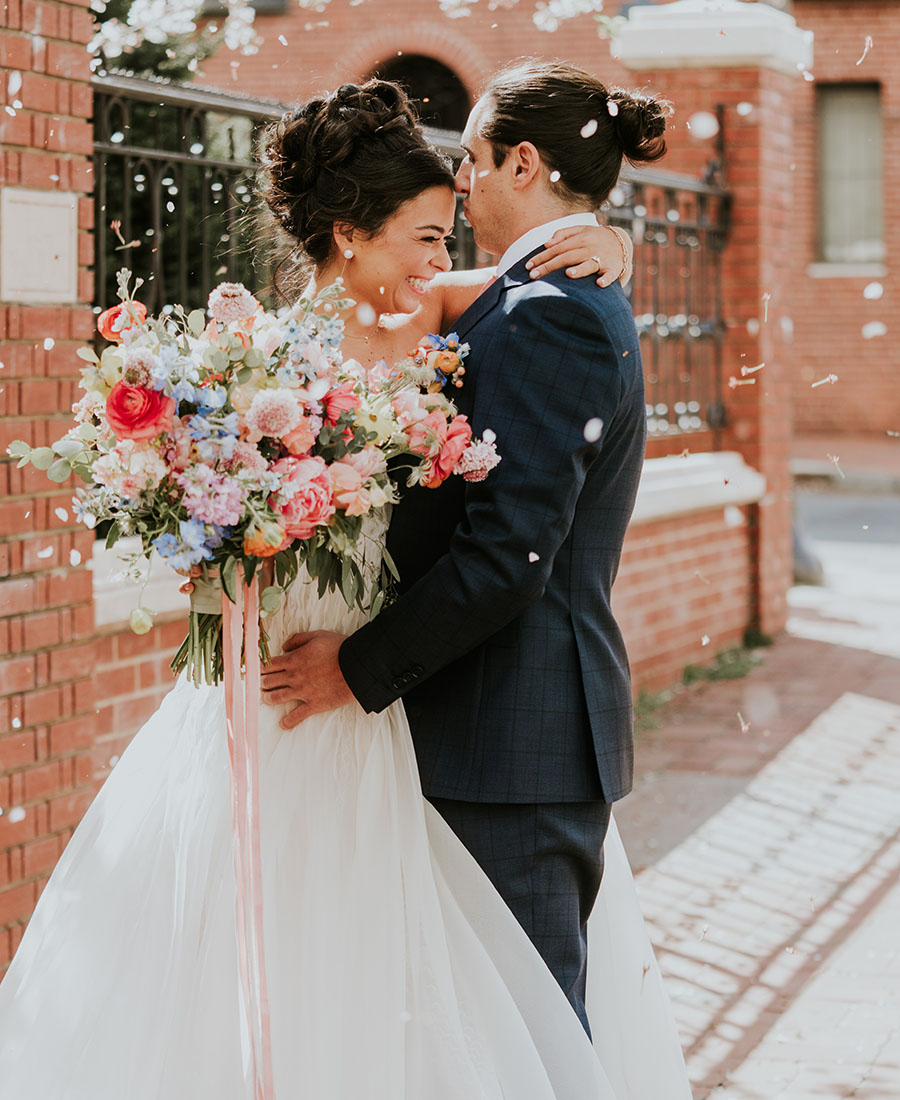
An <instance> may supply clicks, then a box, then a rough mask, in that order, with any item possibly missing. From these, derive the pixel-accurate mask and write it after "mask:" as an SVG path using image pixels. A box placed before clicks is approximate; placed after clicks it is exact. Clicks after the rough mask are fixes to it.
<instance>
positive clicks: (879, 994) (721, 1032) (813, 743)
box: [616, 532, 900, 1100]
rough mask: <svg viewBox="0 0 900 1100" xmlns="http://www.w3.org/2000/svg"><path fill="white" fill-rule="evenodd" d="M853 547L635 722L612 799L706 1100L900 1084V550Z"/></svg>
mask: <svg viewBox="0 0 900 1100" xmlns="http://www.w3.org/2000/svg"><path fill="white" fill-rule="evenodd" d="M838 534H840V532H838ZM847 545H848V543H846V542H840V541H838V540H837V539H836V540H835V541H832V542H829V541H828V540H827V539H825V540H822V541H816V543H815V549H816V551H817V552H818V553H820V554H821V555H822V557H823V561H824V563H825V566H826V572H827V574H828V577H829V583H828V585H827V586H826V588H825V589H816V590H809V589H795V590H793V592H792V593H791V603H792V605H793V611H792V627H791V629H792V630H793V631H794V633H793V634H789V635H788V636H787V637H784V638H783V639H781V640H779V642H778V643H777V644H776V645H775V646H774V647H772V648H770V649H768V650H765V651H763V663H762V665H760V666H759V667H758V668H756V669H754V670H753V671H751V672H750V673H749V674H748V675H747V676H746V677H744V678H743V679H739V680H731V681H721V682H714V683H707V684H702V685H700V686H696V687H692V688H690V689H688V690H686V691H685V692H684V693H683V694H681V695H680V696H679V697H677V698H676V699H675V700H674V701H673V702H672V703H671V704H670V705H669V706H668V707H667V708H666V709H665V710H664V711H663V712H662V714H661V717H660V724H659V727H658V728H656V729H651V730H648V731H646V732H644V733H641V734H639V736H638V741H637V768H638V776H639V780H638V784H637V786H636V789H635V792H634V794H633V795H631V796H629V798H627V799H625V800H624V802H622V803H620V804H619V805H618V806H617V808H616V817H617V820H618V822H619V825H620V829H621V832H622V837H623V840H624V841H625V845H626V848H627V849H628V851H629V855H630V856H631V859H632V863H633V864H634V866H635V868H636V870H638V871H639V872H640V873H639V875H638V890H639V893H640V895H641V901H642V905H643V908H644V912H645V916H646V919H647V923H648V928H649V931H650V935H651V938H652V939H653V942H654V944H655V945H656V947H657V950H658V957H659V961H660V966H661V968H662V970H663V972H664V974H665V975H666V976H667V980H668V986H669V989H670V993H671V996H672V1000H673V1007H674V1009H675V1014H676V1017H677V1019H678V1023H679V1027H680V1029H681V1034H682V1039H683V1042H684V1045H685V1053H686V1059H687V1064H688V1070H689V1073H690V1075H691V1080H692V1082H693V1085H694V1093H695V1097H696V1098H697V1100H704V1098H706V1097H713V1098H715V1100H719V1098H720V1100H825V1098H829V1100H834V1098H839V1097H849V1096H853V1097H857V1098H867V1100H876V1098H883V1100H897V1098H898V1097H900V583H898V582H897V581H896V578H895V576H894V574H895V573H896V572H897V570H896V564H895V563H896V562H897V561H898V560H900V547H898V546H897V545H894V544H887V543H886V544H875V545H873V546H870V547H869V550H871V553H869V554H868V556H866V555H863V556H862V557H860V558H859V559H858V560H856V559H852V560H851V565H852V569H851V570H850V572H849V573H848V569H847V560H846V553H847ZM892 563H893V564H892ZM848 577H849V578H850V579H848ZM891 582H893V583H891ZM811 592H815V593H816V594H817V595H816V597H815V599H811V598H810V593H811ZM875 609H877V611H878V614H876V613H875Z"/></svg>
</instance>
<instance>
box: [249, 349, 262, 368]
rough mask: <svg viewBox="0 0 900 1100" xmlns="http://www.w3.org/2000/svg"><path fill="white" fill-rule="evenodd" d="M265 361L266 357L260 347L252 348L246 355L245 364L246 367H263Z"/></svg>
mask: <svg viewBox="0 0 900 1100" xmlns="http://www.w3.org/2000/svg"><path fill="white" fill-rule="evenodd" d="M265 361H266V357H265V356H264V355H263V353H262V352H261V351H260V350H259V348H250V350H249V351H248V352H247V354H246V355H245V356H244V366H246V367H261V366H262V365H263V364H264V363H265Z"/></svg>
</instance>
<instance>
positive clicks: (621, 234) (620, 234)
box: [606, 225, 628, 279]
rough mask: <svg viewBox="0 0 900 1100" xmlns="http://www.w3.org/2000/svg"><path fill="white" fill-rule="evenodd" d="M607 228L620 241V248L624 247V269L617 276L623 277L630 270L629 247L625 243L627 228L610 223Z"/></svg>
mask: <svg viewBox="0 0 900 1100" xmlns="http://www.w3.org/2000/svg"><path fill="white" fill-rule="evenodd" d="M606 228H607V229H608V230H609V231H610V232H611V233H612V234H613V235H614V236H615V238H616V240H617V241H618V242H619V248H621V249H622V270H621V271H620V272H619V274H618V275H617V276H616V278H618V279H621V278H622V276H623V275H624V274H625V272H626V271H627V270H628V249H627V247H626V245H625V230H624V229H619V227H618V226H617V225H608V226H607V227H606Z"/></svg>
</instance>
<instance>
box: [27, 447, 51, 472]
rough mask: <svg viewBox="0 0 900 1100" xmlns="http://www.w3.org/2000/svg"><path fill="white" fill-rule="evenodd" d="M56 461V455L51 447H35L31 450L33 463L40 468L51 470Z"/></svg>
mask: <svg viewBox="0 0 900 1100" xmlns="http://www.w3.org/2000/svg"><path fill="white" fill-rule="evenodd" d="M55 461H56V455H55V454H54V453H53V451H51V450H50V448H49V447H35V449H34V450H33V451H32V452H31V464H32V466H35V467H36V468H37V469H38V470H49V469H50V466H51V465H52V464H53V462H55Z"/></svg>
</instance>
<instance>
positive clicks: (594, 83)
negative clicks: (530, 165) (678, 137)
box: [479, 62, 671, 207]
mask: <svg viewBox="0 0 900 1100" xmlns="http://www.w3.org/2000/svg"><path fill="white" fill-rule="evenodd" d="M483 99H484V101H485V109H484V113H483V114H482V116H481V118H480V120H479V132H480V135H481V136H482V137H483V138H486V139H487V140H488V141H489V142H490V143H491V145H492V146H493V159H494V164H495V166H496V167H497V168H499V167H500V166H501V165H502V164H503V162H504V161H505V160H506V157H507V155H508V153H509V151H510V149H512V148H513V147H514V146H516V145H519V144H520V143H521V142H523V141H528V142H531V144H532V145H534V146H535V148H536V149H537V150H538V152H539V153H540V154H541V159H542V160H543V162H544V164H545V165H546V166H547V167H548V168H549V169H550V171H551V173H554V172H558V173H559V177H558V178H557V179H556V180H554V181H552V182H551V184H550V186H551V187H552V188H553V190H554V191H555V192H556V194H557V195H559V196H560V197H561V198H564V199H566V200H568V201H571V202H576V201H578V200H581V201H583V200H584V199H589V200H590V201H591V204H592V205H593V206H594V207H598V206H599V205H600V204H601V203H602V202H603V201H604V200H605V199H606V198H607V196H608V195H609V193H610V191H611V190H612V189H613V187H614V186H615V184H616V180H617V179H618V177H619V171H620V170H621V167H622V160H623V159H626V160H628V161H630V162H631V163H632V164H646V163H649V162H650V161H654V160H659V158H660V157H661V156H662V155H663V154H664V153H665V151H666V139H665V130H666V118H667V117H668V115H669V114H670V113H671V109H670V107H669V104H668V103H666V102H664V101H660V100H656V99H652V98H651V97H650V96H645V95H641V94H639V93H632V92H627V91H625V90H624V89H623V88H607V87H606V85H605V84H601V82H600V81H599V80H598V79H597V78H596V77H594V76H591V74H590V73H587V72H584V71H583V70H582V69H577V68H575V67H574V66H573V65H565V64H562V63H557V62H549V63H542V62H520V63H517V64H515V65H513V66H512V67H510V68H507V69H504V70H503V71H502V72H500V73H498V75H497V76H495V77H494V79H493V80H492V81H491V82H490V84H488V86H487V88H486V89H485V92H484V96H483Z"/></svg>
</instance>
